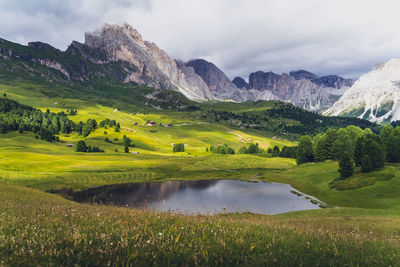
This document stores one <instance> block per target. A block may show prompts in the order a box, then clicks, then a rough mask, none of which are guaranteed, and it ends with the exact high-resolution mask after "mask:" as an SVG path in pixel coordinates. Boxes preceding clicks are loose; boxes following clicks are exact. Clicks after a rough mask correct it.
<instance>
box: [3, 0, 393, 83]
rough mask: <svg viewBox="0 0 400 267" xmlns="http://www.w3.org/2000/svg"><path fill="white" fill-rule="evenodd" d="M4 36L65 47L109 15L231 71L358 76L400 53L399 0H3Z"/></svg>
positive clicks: (173, 50)
mask: <svg viewBox="0 0 400 267" xmlns="http://www.w3.org/2000/svg"><path fill="white" fill-rule="evenodd" d="M0 18H1V24H2V26H1V27H0V38H3V39H7V40H10V41H14V42H17V43H21V44H27V43H28V42H30V41H42V42H46V43H49V44H51V45H53V46H54V47H57V48H59V49H61V50H65V49H66V48H67V47H68V45H69V44H70V43H71V42H72V40H76V41H79V42H84V32H91V31H94V30H96V29H98V28H100V27H101V26H102V25H103V24H104V23H109V24H122V23H125V22H126V23H128V24H130V25H132V26H133V27H134V28H136V29H137V30H138V31H139V32H140V33H141V34H142V36H143V38H144V39H146V40H150V41H152V42H154V43H156V44H157V45H158V46H159V47H160V48H162V49H164V50H165V51H166V52H167V53H168V54H169V55H170V56H172V57H174V58H177V59H182V60H184V61H187V60H190V59H194V58H204V59H206V60H209V61H212V62H213V63H214V64H216V65H217V66H218V67H219V68H221V69H222V70H223V71H224V72H225V73H226V74H227V75H228V77H230V78H233V77H235V76H241V77H243V78H247V77H248V75H249V74H250V73H251V72H255V71H258V70H261V71H273V72H275V73H282V72H289V71H291V70H299V69H305V70H309V71H311V72H314V73H316V74H318V75H320V76H322V75H328V74H337V75H341V76H343V77H346V78H358V77H359V76H360V75H362V74H364V73H366V72H368V71H370V70H371V69H372V68H373V67H374V65H375V64H376V63H382V62H386V61H387V60H389V59H390V58H395V57H400V1H398V0H113V1H111V0H68V1H66V0H0Z"/></svg>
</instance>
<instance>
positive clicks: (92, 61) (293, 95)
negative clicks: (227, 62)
mask: <svg viewBox="0 0 400 267" xmlns="http://www.w3.org/2000/svg"><path fill="white" fill-rule="evenodd" d="M16 47H18V46H16V45H15V44H12V43H11V42H8V41H6V40H2V39H0V56H2V57H11V58H14V59H16V60H22V61H23V60H28V61H32V62H35V63H38V64H40V65H43V66H46V67H48V68H51V69H54V70H57V71H58V73H59V74H58V75H57V79H64V80H66V81H80V82H91V81H94V80H96V79H99V78H100V79H101V80H107V81H108V82H111V83H113V82H118V83H121V82H123V83H127V84H130V83H134V84H139V85H146V86H149V87H154V88H160V89H164V90H174V91H179V92H181V93H182V94H183V95H185V96H186V97H187V98H189V99H191V100H195V101H206V100H219V101H224V100H234V101H237V102H244V101H258V100H281V101H286V102H290V103H293V104H295V105H297V106H300V107H302V108H305V109H308V110H313V111H321V110H325V109H327V108H329V107H331V106H332V105H333V103H334V102H335V101H336V100H337V99H338V98H339V97H340V96H341V95H342V94H343V93H344V91H345V90H346V89H347V88H349V87H350V86H351V85H352V84H353V81H352V80H347V79H343V78H341V77H339V76H335V75H330V76H324V77H318V76H317V75H315V74H313V73H311V72H308V71H305V70H299V71H292V72H290V74H289V75H288V74H285V73H284V74H282V75H279V74H275V73H273V72H263V71H257V72H254V73H251V74H250V76H249V83H247V82H246V81H245V80H244V79H242V78H240V77H236V78H235V79H234V80H233V81H230V79H229V78H228V77H227V76H226V75H225V73H224V72H223V71H222V70H220V69H219V68H218V67H217V66H215V65H214V64H213V63H211V62H208V61H205V60H202V59H194V60H191V61H189V62H187V63H184V62H182V61H180V60H175V59H173V58H171V57H170V56H169V55H168V54H167V53H166V52H165V51H164V50H162V49H160V48H159V47H158V46H157V45H156V44H154V43H151V42H148V41H145V40H143V38H142V36H141V35H140V34H139V33H138V32H137V31H136V30H135V29H134V28H132V27H131V26H129V25H127V24H124V25H122V26H120V25H108V24H105V25H104V26H103V27H102V28H101V29H99V30H97V31H95V32H92V33H86V34H85V43H84V44H81V43H79V42H76V41H73V42H72V43H71V45H70V46H69V47H68V49H67V50H66V51H60V50H58V49H56V48H54V47H52V46H50V45H48V44H45V43H41V42H33V43H29V46H27V47H25V46H20V47H19V48H18V49H16Z"/></svg>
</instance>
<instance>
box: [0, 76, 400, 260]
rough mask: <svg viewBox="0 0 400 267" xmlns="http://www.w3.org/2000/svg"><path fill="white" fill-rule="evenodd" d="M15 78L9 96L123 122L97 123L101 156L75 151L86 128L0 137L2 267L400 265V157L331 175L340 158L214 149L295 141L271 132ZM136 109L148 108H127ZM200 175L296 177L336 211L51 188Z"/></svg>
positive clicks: (94, 140)
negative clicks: (171, 207) (53, 92)
mask: <svg viewBox="0 0 400 267" xmlns="http://www.w3.org/2000/svg"><path fill="white" fill-rule="evenodd" d="M16 84H17V85H16V86H12V85H7V84H2V85H1V86H2V89H3V90H5V91H6V92H7V95H8V97H11V98H13V99H16V100H18V101H20V102H22V103H24V104H29V105H32V106H34V107H36V108H41V109H43V110H45V109H47V108H51V110H52V111H63V110H65V109H71V108H73V109H77V110H78V115H76V116H72V117H70V118H71V119H72V120H74V121H76V122H79V121H81V120H82V121H86V120H87V119H88V118H95V119H96V120H97V121H100V120H103V119H104V118H109V119H115V120H117V121H118V122H120V123H121V130H122V131H121V132H119V133H116V132H115V131H114V129H110V128H108V129H105V128H100V129H96V130H95V131H94V132H93V133H91V134H90V135H89V136H88V137H87V138H86V139H85V141H86V143H87V144H89V145H95V146H99V147H101V148H103V149H105V151H106V152H105V153H93V154H87V153H77V152H75V151H74V148H69V147H67V145H66V144H67V143H73V144H76V143H77V142H78V141H79V140H81V139H82V137H81V136H78V135H77V134H70V135H61V136H59V137H60V140H61V142H52V143H49V142H45V141H42V140H37V139H35V138H34V135H33V134H32V133H23V134H19V133H17V132H9V133H7V134H2V135H1V136H0V215H1V216H0V266H2V265H24V266H26V265H27V266H29V265H32V266H36V265H74V264H77V265H91V266H97V265H107V264H109V265H128V266H129V265H132V266H133V265H135V266H141V265H175V266H176V265H254V266H259V265H274V266H276V265H278V266H293V265H296V266H321V265H323V266H338V265H339V266H344V265H345V266H357V265H359V266H397V265H399V264H400V254H399V253H398V249H399V241H400V239H399V236H400V227H399V225H400V224H399V223H400V212H399V210H400V196H399V194H398V192H399V190H400V168H399V166H398V165H388V166H387V167H386V168H385V169H383V170H379V171H376V172H373V173H370V174H361V173H359V174H356V175H355V176H353V177H351V178H350V179H348V180H344V181H336V182H334V181H335V179H336V178H337V176H338V173H337V163H336V162H324V163H315V164H305V165H302V166H296V164H295V161H294V160H293V159H284V158H271V157H270V156H269V155H268V154H258V155H215V154H212V153H211V152H206V148H207V147H209V146H210V145H216V144H228V145H229V146H231V147H233V148H235V149H239V148H240V147H242V146H243V145H244V144H243V143H242V142H241V139H245V140H246V142H247V143H246V145H248V144H249V143H250V142H254V143H258V144H259V145H260V147H261V148H263V149H267V148H269V147H272V146H274V145H278V146H280V147H282V146H284V145H289V146H290V145H294V144H295V143H293V142H291V141H288V140H285V139H281V140H279V138H278V139H276V138H274V139H273V138H272V136H274V135H273V134H272V133H269V132H262V131H257V130H254V129H240V130H238V129H237V128H235V129H232V128H231V127H229V125H225V124H219V123H215V122H212V121H207V120H203V119H201V118H198V117H196V114H195V113H186V112H174V111H163V112H162V113H161V112H157V111H154V112H152V113H149V110H140V109H139V110H138V107H131V106H124V107H123V108H122V110H120V111H118V112H114V110H115V108H118V107H119V105H118V104H116V106H112V107H110V106H109V107H106V106H103V105H100V104H96V103H93V102H90V101H88V100H76V99H68V98H48V97H47V96H45V95H43V94H42V92H41V89H40V87H39V86H36V87H35V85H30V84H25V83H24V82H23V81H20V82H17V83H16ZM31 87H32V88H31ZM29 88H31V89H29ZM203 105H211V104H210V103H205V104H203ZM269 108H270V104H268V103H258V104H257V103H256V104H251V103H245V104H243V105H238V104H234V103H220V104H217V105H215V109H216V110H233V111H234V110H238V109H241V110H242V111H261V110H266V109H269ZM137 111H142V113H141V114H135V115H131V114H130V112H137ZM147 120H153V121H156V122H157V123H163V124H168V123H172V124H173V125H174V126H173V127H172V128H162V127H160V126H156V127H147V126H145V125H143V124H144V123H145V122H146V121H147ZM134 122H137V123H138V125H137V126H134V125H133V124H132V123H134ZM124 128H125V130H124ZM150 130H156V131H157V132H154V133H151V132H150ZM105 131H106V132H107V133H106V134H105V133H104V132H105ZM123 135H126V136H128V137H129V138H131V139H132V140H133V142H134V144H135V145H136V147H134V148H131V151H137V152H140V154H139V155H133V154H131V153H130V154H126V153H123V152H122V151H123V146H122V141H121V140H122V139H123ZM106 137H107V138H109V139H110V140H113V139H114V138H118V139H119V141H113V142H112V143H111V144H110V143H107V142H105V141H104V139H105V138H106ZM250 139H252V140H253V141H250ZM171 143H185V144H188V146H187V147H186V149H187V151H186V152H185V153H172V146H171ZM115 149H118V151H119V152H115ZM200 179H240V180H248V181H255V180H260V181H275V182H281V183H288V184H291V185H292V186H293V187H294V188H296V189H297V190H299V191H301V192H303V193H305V194H308V195H312V196H314V197H316V198H318V199H320V200H321V201H323V202H326V203H328V204H330V205H334V206H337V207H336V208H328V209H322V210H314V211H305V212H293V213H288V214H282V215H277V216H261V215H254V214H228V215H217V216H184V215H176V214H168V213H154V212H148V211H140V210H132V209H126V208H116V207H106V206H96V205H93V206H92V205H84V204H77V203H74V202H71V201H69V200H66V199H64V198H62V197H60V196H58V195H51V194H48V193H46V192H45V191H50V190H60V189H65V188H69V189H73V190H81V189H84V188H89V187H96V186H101V185H110V184H120V183H131V182H141V181H163V180H200ZM339 207H340V208H339ZM160 233H161V235H160Z"/></svg>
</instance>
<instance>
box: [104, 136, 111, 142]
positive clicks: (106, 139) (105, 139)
mask: <svg viewBox="0 0 400 267" xmlns="http://www.w3.org/2000/svg"><path fill="white" fill-rule="evenodd" d="M104 141H105V142H107V143H112V142H111V140H110V139H109V138H108V137H106V138H104Z"/></svg>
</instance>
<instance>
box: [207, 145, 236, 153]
mask: <svg viewBox="0 0 400 267" xmlns="http://www.w3.org/2000/svg"><path fill="white" fill-rule="evenodd" d="M210 151H211V152H212V153H214V154H235V149H233V148H232V147H230V146H228V145H227V144H224V145H222V146H210Z"/></svg>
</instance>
